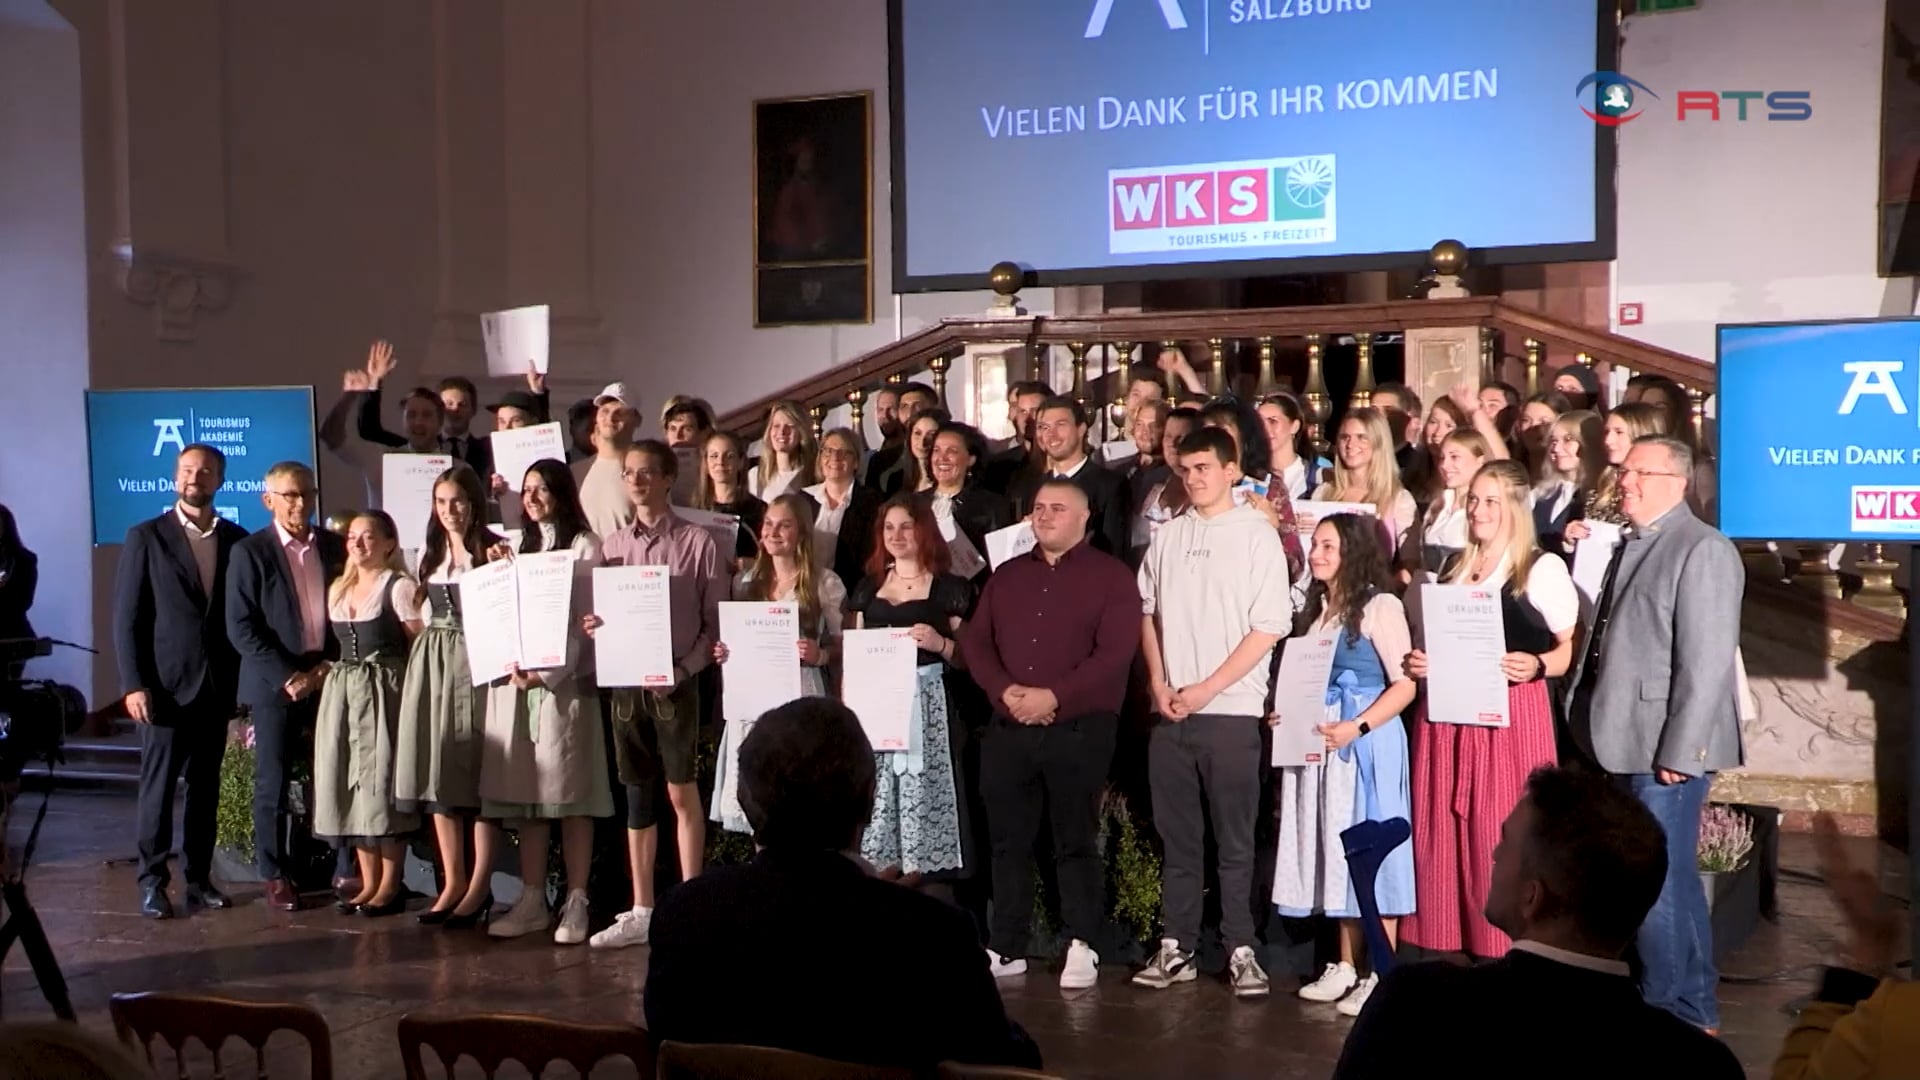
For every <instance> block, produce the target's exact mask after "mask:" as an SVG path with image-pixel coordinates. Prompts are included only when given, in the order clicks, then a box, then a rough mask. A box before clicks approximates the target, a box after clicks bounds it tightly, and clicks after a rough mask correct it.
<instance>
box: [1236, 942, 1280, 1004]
mask: <svg viewBox="0 0 1920 1080" xmlns="http://www.w3.org/2000/svg"><path fill="white" fill-rule="evenodd" d="M1227 974H1228V977H1229V981H1230V982H1231V983H1232V984H1233V996H1234V997H1243V998H1256V997H1257V998H1263V997H1266V996H1267V993H1268V991H1269V990H1271V989H1272V985H1271V984H1270V983H1269V982H1268V981H1267V972H1266V969H1265V968H1263V967H1261V966H1260V958H1259V957H1257V956H1255V955H1254V954H1253V947H1252V946H1251V945H1242V946H1240V947H1239V948H1237V949H1235V950H1233V956H1232V957H1230V958H1229V959H1228V961H1227Z"/></svg>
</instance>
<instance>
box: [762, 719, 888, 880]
mask: <svg viewBox="0 0 1920 1080" xmlns="http://www.w3.org/2000/svg"><path fill="white" fill-rule="evenodd" d="M873 791H874V764H873V744H871V743H869V742H868V741H867V733H866V732H865V731H864V730H863V729H862V728H861V727H860V720H859V718H857V717H855V716H854V715H853V710H851V709H849V708H847V707H846V706H845V705H842V704H840V703H839V702H838V701H835V700H833V699H832V698H823V697H808V698H801V699H799V700H798V701H791V702H788V703H787V704H785V705H782V706H780V707H779V708H777V709H774V710H772V711H770V712H767V713H765V714H763V715H762V716H761V717H760V719H759V721H758V722H757V723H755V724H754V725H753V730H752V731H751V732H749V733H748V735H747V737H746V739H745V740H744V741H743V742H742V743H741V744H740V809H741V810H742V811H743V812H744V813H745V814H746V816H747V823H748V824H749V825H752V826H753V838H754V842H755V843H757V844H759V845H760V846H761V847H763V848H766V849H767V850H770V851H853V850H858V848H859V846H860V834H861V833H862V832H864V831H865V830H866V827H867V818H868V817H869V816H870V815H871V814H872V812H873Z"/></svg>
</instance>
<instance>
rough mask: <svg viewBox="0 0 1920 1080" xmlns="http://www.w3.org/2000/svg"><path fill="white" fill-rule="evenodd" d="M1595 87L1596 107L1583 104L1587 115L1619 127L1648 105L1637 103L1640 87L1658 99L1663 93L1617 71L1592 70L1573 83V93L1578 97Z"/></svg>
mask: <svg viewBox="0 0 1920 1080" xmlns="http://www.w3.org/2000/svg"><path fill="white" fill-rule="evenodd" d="M1589 87H1591V88H1592V89H1593V108H1591V109H1589V108H1587V107H1586V106H1585V105H1581V106H1580V111H1581V112H1583V113H1586V114H1587V119H1589V120H1591V121H1593V122H1594V123H1596V124H1601V125H1604V126H1606V127H1619V126H1620V125H1621V124H1624V123H1626V122H1627V121H1629V120H1633V119H1636V118H1637V117H1639V115H1640V114H1641V113H1642V112H1645V111H1646V110H1645V109H1642V108H1639V107H1638V98H1637V96H1636V95H1635V94H1634V91H1636V90H1638V91H1640V92H1641V93H1644V94H1646V95H1647V96H1648V97H1650V98H1654V99H1656V100H1658V99H1659V97H1660V95H1659V94H1656V93H1654V92H1653V91H1652V90H1649V89H1647V87H1646V84H1644V83H1641V82H1640V81H1638V80H1636V79H1634V78H1632V77H1631V76H1628V75H1622V74H1620V73H1619V72H1617V71H1591V72H1588V73H1587V75H1586V76H1585V77H1584V78H1582V79H1581V80H1580V81H1579V82H1578V83H1576V84H1575V85H1574V88H1573V96H1574V98H1575V100H1579V99H1580V98H1581V96H1582V95H1584V94H1585V93H1586V92H1587V89H1588V88H1589Z"/></svg>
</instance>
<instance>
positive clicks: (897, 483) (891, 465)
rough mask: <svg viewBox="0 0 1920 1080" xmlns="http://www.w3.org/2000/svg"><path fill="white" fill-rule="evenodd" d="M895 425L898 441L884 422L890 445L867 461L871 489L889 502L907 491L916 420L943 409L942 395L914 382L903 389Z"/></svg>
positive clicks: (881, 426)
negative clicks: (910, 442)
mask: <svg viewBox="0 0 1920 1080" xmlns="http://www.w3.org/2000/svg"><path fill="white" fill-rule="evenodd" d="M894 402H895V404H894V407H893V422H894V430H895V431H897V432H898V435H899V437H898V439H895V438H894V437H893V435H892V434H890V433H889V429H888V428H887V426H886V422H885V420H884V419H883V420H882V421H881V425H880V432H881V434H882V435H883V436H885V437H886V439H887V441H886V442H884V443H882V444H881V446H880V449H878V450H875V451H874V452H873V456H872V457H870V458H868V459H867V486H868V487H870V488H872V489H873V490H875V491H877V492H879V493H880V494H881V495H884V496H886V497H888V498H892V497H893V496H895V495H898V494H899V493H900V492H901V491H903V490H905V489H906V486H907V479H908V477H909V476H910V475H911V472H910V470H911V468H912V467H913V454H912V452H911V450H910V449H909V448H908V446H907V437H908V435H909V432H908V430H907V429H908V428H909V427H911V426H912V424H913V418H914V417H916V416H918V415H920V414H921V413H922V412H925V411H926V410H928V409H937V408H940V395H939V394H936V393H934V392H933V387H931V386H928V385H927V384H926V383H917V382H910V383H906V384H905V385H903V386H901V387H900V392H899V395H898V396H897V397H896V398H895V399H894Z"/></svg>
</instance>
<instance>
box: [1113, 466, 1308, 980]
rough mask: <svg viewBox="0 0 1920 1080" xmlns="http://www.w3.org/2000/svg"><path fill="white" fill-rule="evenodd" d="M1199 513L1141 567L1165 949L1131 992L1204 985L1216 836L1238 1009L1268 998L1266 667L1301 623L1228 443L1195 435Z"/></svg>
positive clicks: (1273, 543) (1272, 538)
mask: <svg viewBox="0 0 1920 1080" xmlns="http://www.w3.org/2000/svg"><path fill="white" fill-rule="evenodd" d="M1176 449H1177V452H1178V454H1179V456H1180V457H1179V460H1180V465H1181V467H1182V471H1183V472H1184V473H1185V474H1186V485H1187V495H1188V498H1189V499H1190V500H1191V502H1192V509H1191V510H1189V511H1187V512H1186V513H1184V514H1182V515H1180V516H1179V517H1177V518H1174V519H1173V520H1172V521H1169V522H1167V523H1166V524H1165V525H1163V526H1161V528H1160V531H1159V532H1158V533H1156V534H1155V535H1154V538H1153V544H1152V546H1151V547H1150V548H1148V550H1147V557H1146V560H1145V561H1144V562H1143V563H1141V565H1140V596H1141V601H1142V610H1143V611H1144V612H1145V615H1146V618H1145V622H1144V624H1143V626H1142V628H1141V629H1142V645H1143V648H1144V651H1145V654H1146V660H1147V674H1148V677H1149V679H1150V680H1151V686H1152V688H1153V702H1154V711H1155V712H1156V713H1158V714H1159V718H1158V720H1157V721H1156V723H1155V725H1154V728H1153V733H1152V735H1151V737H1150V740H1149V742H1148V749H1147V773H1148V781H1149V783H1150V784H1151V786H1152V791H1153V819H1154V825H1155V827H1156V828H1157V829H1158V830H1159V832H1160V840H1161V843H1162V845H1163V846H1164V848H1165V851H1166V861H1165V865H1164V868H1163V870H1162V879H1161V893H1162V898H1163V907H1164V912H1163V919H1162V921H1163V922H1164V924H1165V927H1166V929H1165V936H1164V937H1163V938H1162V939H1161V942H1160V951H1159V952H1158V953H1157V954H1156V955H1155V956H1154V958H1153V960H1152V961H1151V962H1150V963H1149V964H1148V965H1147V966H1146V968H1145V969H1143V970H1142V971H1141V972H1140V973H1139V974H1137V975H1135V976H1134V977H1133V982H1134V985H1136V986H1145V987H1150V988H1152V989H1156V990H1161V989H1165V988H1167V987H1169V986H1172V985H1173V984H1175V983H1182V982H1189V981H1191V980H1192V979H1193V978H1195V976H1196V975H1197V974H1198V973H1197V971H1196V970H1195V968H1194V966H1193V959H1194V957H1193V951H1194V947H1195V944H1196V943H1197V942H1198V941H1199V938H1200V912H1201V904H1202V898H1203V895H1204V881H1205V876H1206V866H1205V855H1204V854H1203V852H1204V846H1203V845H1204V842H1205V835H1206V830H1207V827H1208V826H1209V825H1211V826H1212V828H1213V835H1214V843H1215V846H1216V848H1217V849H1218V854H1219V863H1220V866H1219V877H1220V897H1221V904H1220V909H1221V914H1220V930H1221V934H1222V936H1223V937H1224V938H1225V939H1226V945H1227V947H1228V948H1229V949H1230V950H1232V956H1231V959H1230V960H1229V963H1228V975H1229V978H1230V980H1231V982H1232V985H1233V992H1234V994H1236V995H1237V996H1240V997H1263V996H1265V995H1266V993H1267V973H1266V972H1265V971H1264V970H1262V969H1261V967H1260V963H1259V960H1258V959H1257V958H1256V957H1255V956H1254V951H1253V946H1254V944H1255V940H1254V929H1253V912H1252V909H1251V907H1250V904H1249V901H1250V898H1251V897H1252V895H1253V865H1254V850H1253V832H1254V820H1255V818H1256V817H1257V816H1258V814H1259V807H1260V784H1261V777H1262V775H1263V769H1264V765H1265V763H1264V762H1263V761H1261V759H1260V728H1261V717H1262V716H1263V715H1264V714H1265V712H1266V700H1267V683H1268V678H1269V670H1268V662H1269V659H1270V657H1271V654H1272V652H1273V647H1274V645H1275V643H1277V642H1278V641H1279V640H1280V639H1281V638H1283V637H1285V636H1286V635H1287V633H1288V632H1289V630H1290V629H1291V628H1292V624H1293V598H1292V594H1291V590H1290V588H1289V585H1288V581H1287V553H1286V549H1285V548H1283V547H1282V546H1281V543H1280V536H1279V534H1278V533H1276V532H1275V531H1274V528H1273V523H1272V522H1270V521H1269V520H1267V518H1266V517H1264V516H1262V515H1261V514H1260V512H1259V511H1257V510H1254V509H1252V508H1251V507H1245V506H1235V505H1234V502H1233V487H1234V485H1235V484H1236V483H1238V482H1239V481H1240V467H1239V464H1238V461H1239V455H1238V453H1237V452H1236V451H1235V448H1234V443H1233V437H1232V436H1231V435H1229V434H1228V433H1227V432H1226V431H1224V430H1221V429H1219V428H1200V429H1199V430H1197V431H1195V432H1193V433H1192V434H1190V435H1188V436H1187V437H1186V438H1184V439H1182V440H1181V441H1180V444H1179V446H1178V447H1177V448H1176Z"/></svg>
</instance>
